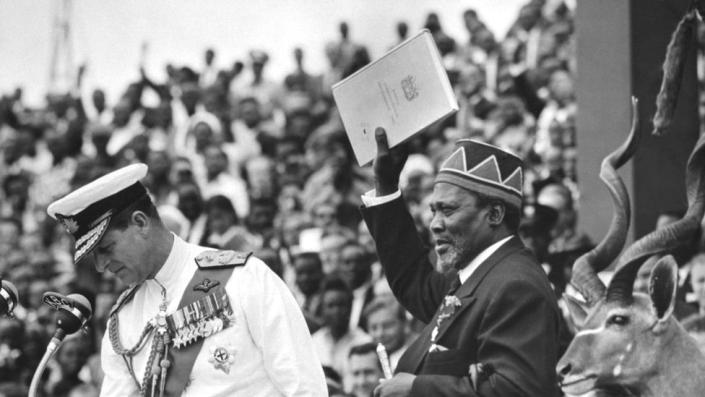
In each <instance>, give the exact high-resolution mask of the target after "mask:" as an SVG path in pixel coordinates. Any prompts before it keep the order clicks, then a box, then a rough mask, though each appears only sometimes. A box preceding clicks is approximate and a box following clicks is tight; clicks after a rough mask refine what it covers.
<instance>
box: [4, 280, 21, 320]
mask: <svg viewBox="0 0 705 397" xmlns="http://www.w3.org/2000/svg"><path fill="white" fill-rule="evenodd" d="M17 296H18V295H17V288H15V285H14V284H12V283H11V282H9V281H7V280H0V316H2V315H8V316H12V311H13V310H14V309H15V307H17Z"/></svg>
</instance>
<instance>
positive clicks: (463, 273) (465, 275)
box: [458, 236, 514, 284]
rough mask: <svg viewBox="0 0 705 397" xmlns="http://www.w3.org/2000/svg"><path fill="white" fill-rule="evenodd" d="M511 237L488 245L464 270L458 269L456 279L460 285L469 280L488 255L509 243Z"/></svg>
mask: <svg viewBox="0 0 705 397" xmlns="http://www.w3.org/2000/svg"><path fill="white" fill-rule="evenodd" d="M512 237H514V236H507V237H505V238H503V239H501V240H499V241H497V242H496V243H494V244H492V245H490V246H489V247H487V248H485V249H484V250H483V251H482V252H480V254H479V255H477V256H476V257H475V259H473V260H472V261H470V263H469V264H468V265H467V266H465V267H464V268H462V269H460V270H459V271H458V277H460V283H461V284H462V283H465V281H466V280H467V279H469V278H470V276H471V275H472V274H473V273H474V272H475V270H477V268H478V267H480V265H481V264H482V262H484V261H485V260H486V259H487V258H489V257H490V255H492V254H494V253H495V251H497V250H498V249H499V247H501V246H502V245H504V243H506V242H507V241H509V240H510V239H511V238H512Z"/></svg>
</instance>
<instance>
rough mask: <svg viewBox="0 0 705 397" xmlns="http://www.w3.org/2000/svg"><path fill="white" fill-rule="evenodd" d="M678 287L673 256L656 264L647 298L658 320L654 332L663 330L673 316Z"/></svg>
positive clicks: (676, 268) (664, 258) (676, 269)
mask: <svg viewBox="0 0 705 397" xmlns="http://www.w3.org/2000/svg"><path fill="white" fill-rule="evenodd" d="M677 287H678V265H677V264H676V260H675V259H673V256H671V255H668V256H665V257H663V258H661V259H659V261H658V262H656V266H654V269H653V270H652V271H651V278H650V279H649V296H650V297H651V304H652V305H653V311H654V314H655V315H656V318H658V322H657V324H656V326H655V327H654V331H657V332H658V330H660V329H663V328H664V326H665V324H666V321H667V320H668V319H669V318H670V317H671V314H673V307H674V306H675V304H676V288H677Z"/></svg>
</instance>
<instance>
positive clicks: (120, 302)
mask: <svg viewBox="0 0 705 397" xmlns="http://www.w3.org/2000/svg"><path fill="white" fill-rule="evenodd" d="M137 287H139V285H135V286H133V287H130V288H128V289H126V290H125V291H123V292H122V294H120V296H118V298H117V301H116V302H115V304H114V305H113V307H112V308H111V309H110V315H109V316H108V317H110V316H112V315H113V314H115V313H117V312H118V310H120V308H122V307H123V306H124V305H125V304H126V303H127V302H129V301H130V299H131V298H132V296H133V295H134V294H135V291H137Z"/></svg>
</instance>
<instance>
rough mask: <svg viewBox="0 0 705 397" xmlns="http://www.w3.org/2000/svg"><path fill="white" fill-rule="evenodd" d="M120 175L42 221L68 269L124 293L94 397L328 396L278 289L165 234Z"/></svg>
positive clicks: (257, 273)
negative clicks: (58, 239) (54, 231)
mask: <svg viewBox="0 0 705 397" xmlns="http://www.w3.org/2000/svg"><path fill="white" fill-rule="evenodd" d="M146 173H147V166H146V165H144V164H135V165H130V166H127V167H124V168H122V169H120V170H117V171H115V172H113V173H110V174H108V175H106V176H104V177H101V178H99V179H97V180H95V181H94V182H91V183H90V184H88V185H86V186H84V187H82V188H80V189H78V190H76V191H74V192H73V193H70V194H69V195H67V196H66V197H64V198H62V199H60V200H58V201H56V202H54V203H53V204H51V205H50V206H49V208H48V209H47V212H48V213H49V215H50V216H52V217H53V218H55V219H57V220H59V221H60V222H61V223H62V224H63V225H64V226H65V227H66V228H67V230H68V231H69V232H70V233H71V234H73V236H74V237H75V238H76V253H75V261H76V262H78V261H79V260H81V259H82V258H84V257H85V256H87V255H92V256H93V258H94V260H95V265H96V267H97V269H98V271H101V272H102V271H105V270H106V269H107V270H109V271H110V272H112V273H114V274H115V275H116V276H117V277H119V278H120V279H121V280H122V281H123V282H124V283H125V284H127V285H130V288H129V289H128V290H127V291H126V292H125V293H123V295H122V296H121V297H120V298H119V299H118V303H117V304H116V306H115V308H114V309H113V311H112V313H111V316H110V319H109V320H108V332H106V333H105V337H104V338H103V342H102V347H101V349H102V350H101V361H102V366H103V370H104V372H105V378H104V381H103V386H102V390H101V396H127V395H130V396H132V395H148V396H154V395H158V396H167V395H168V396H172V395H183V396H199V397H205V396H246V397H255V396H325V395H326V394H327V392H326V384H325V379H324V376H323V371H322V368H321V364H320V361H319V359H318V358H317V356H316V354H315V351H314V348H313V344H312V342H311V336H310V334H309V332H308V328H307V326H306V322H305V321H304V318H303V315H302V314H301V311H300V309H299V307H298V305H297V304H296V301H295V300H294V298H293V296H292V295H291V293H290V292H289V290H288V289H287V287H286V285H285V284H284V283H283V282H282V281H281V280H280V279H279V278H278V277H277V276H276V275H275V274H274V273H273V272H272V271H270V269H269V268H268V267H267V266H266V265H265V264H264V263H263V262H262V261H261V260H259V259H257V258H255V257H252V256H250V254H249V253H239V252H234V251H210V250H208V249H207V248H205V247H200V246H197V245H193V244H189V243H187V242H185V241H183V240H182V239H180V238H179V237H178V236H176V235H174V234H173V233H171V232H170V231H169V230H167V229H166V227H165V226H164V225H163V223H162V221H161V220H160V218H159V216H158V215H157V213H156V209H154V205H153V204H152V202H151V200H150V198H149V196H148V195H147V192H146V190H145V189H144V186H143V185H142V184H141V183H140V182H139V180H140V179H142V178H143V177H144V176H145V175H146Z"/></svg>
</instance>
